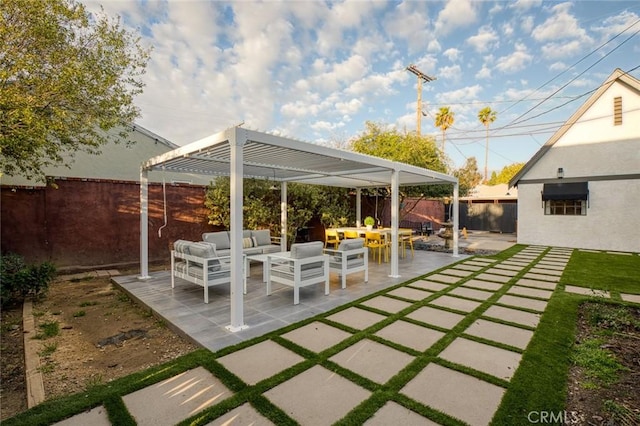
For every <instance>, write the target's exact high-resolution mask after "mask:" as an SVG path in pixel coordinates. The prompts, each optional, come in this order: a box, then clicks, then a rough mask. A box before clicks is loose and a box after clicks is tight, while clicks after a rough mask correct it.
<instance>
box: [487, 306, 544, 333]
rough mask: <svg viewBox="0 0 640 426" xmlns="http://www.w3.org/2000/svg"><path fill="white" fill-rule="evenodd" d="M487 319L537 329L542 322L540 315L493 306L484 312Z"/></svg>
mask: <svg viewBox="0 0 640 426" xmlns="http://www.w3.org/2000/svg"><path fill="white" fill-rule="evenodd" d="M483 315H484V316H485V317H491V318H497V319H501V320H503V321H509V322H514V323H516V324H521V325H526V326H528V327H533V328H535V327H537V326H538V323H539V322H540V314H534V313H533V312H524V311H520V310H518V309H512V308H505V307H504V306H496V305H494V306H491V307H489V309H487V310H486V311H484V314H483Z"/></svg>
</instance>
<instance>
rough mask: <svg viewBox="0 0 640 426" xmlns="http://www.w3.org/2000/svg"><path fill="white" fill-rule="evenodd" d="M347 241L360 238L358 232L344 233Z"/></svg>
mask: <svg viewBox="0 0 640 426" xmlns="http://www.w3.org/2000/svg"><path fill="white" fill-rule="evenodd" d="M344 238H345V239H352V238H360V235H359V234H358V231H344Z"/></svg>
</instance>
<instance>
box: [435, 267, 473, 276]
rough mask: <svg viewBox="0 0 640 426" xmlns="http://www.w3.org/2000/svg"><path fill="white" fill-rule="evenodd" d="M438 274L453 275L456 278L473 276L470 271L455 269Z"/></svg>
mask: <svg viewBox="0 0 640 426" xmlns="http://www.w3.org/2000/svg"><path fill="white" fill-rule="evenodd" d="M440 273H441V274H445V275H453V276H456V277H468V276H469V275H471V274H473V272H472V271H465V270H461V269H457V268H449V269H445V270H444V271H440Z"/></svg>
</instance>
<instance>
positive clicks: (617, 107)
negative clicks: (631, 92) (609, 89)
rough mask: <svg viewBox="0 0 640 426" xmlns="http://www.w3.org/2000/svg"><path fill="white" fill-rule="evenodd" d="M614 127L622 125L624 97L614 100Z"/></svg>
mask: <svg viewBox="0 0 640 426" xmlns="http://www.w3.org/2000/svg"><path fill="white" fill-rule="evenodd" d="M613 125H614V126H621V125H622V97H621V96H617V97H615V98H613Z"/></svg>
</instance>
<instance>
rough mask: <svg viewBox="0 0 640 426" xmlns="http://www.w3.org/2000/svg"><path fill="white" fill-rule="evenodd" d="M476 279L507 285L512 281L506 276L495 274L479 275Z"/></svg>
mask: <svg viewBox="0 0 640 426" xmlns="http://www.w3.org/2000/svg"><path fill="white" fill-rule="evenodd" d="M476 278H477V279H479V280H485V281H495V282H499V283H506V282H509V280H510V279H511V277H508V276H505V275H495V274H487V273H483V274H480V275H477V276H476Z"/></svg>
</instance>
